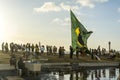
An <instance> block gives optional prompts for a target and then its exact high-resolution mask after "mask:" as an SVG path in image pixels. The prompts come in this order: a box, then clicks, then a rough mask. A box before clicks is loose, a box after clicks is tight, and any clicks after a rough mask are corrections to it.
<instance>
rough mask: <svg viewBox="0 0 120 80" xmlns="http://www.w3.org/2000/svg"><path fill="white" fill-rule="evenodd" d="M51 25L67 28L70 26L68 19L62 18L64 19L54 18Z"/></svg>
mask: <svg viewBox="0 0 120 80" xmlns="http://www.w3.org/2000/svg"><path fill="white" fill-rule="evenodd" d="M51 23H53V24H54V23H56V24H59V25H62V26H67V25H70V18H64V19H60V18H55V19H54V20H53V21H52V22H51Z"/></svg>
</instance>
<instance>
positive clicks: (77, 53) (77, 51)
mask: <svg viewBox="0 0 120 80" xmlns="http://www.w3.org/2000/svg"><path fill="white" fill-rule="evenodd" d="M79 52H80V51H79V47H76V58H77V59H78V58H79Z"/></svg>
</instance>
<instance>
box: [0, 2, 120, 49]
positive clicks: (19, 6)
mask: <svg viewBox="0 0 120 80" xmlns="http://www.w3.org/2000/svg"><path fill="white" fill-rule="evenodd" d="M119 4H120V0H0V44H1V43H2V42H8V43H10V42H15V43H19V44H21V43H39V42H41V44H42V45H56V46H57V47H59V46H64V47H65V49H66V50H69V46H70V45H71V20H70V9H71V10H72V11H73V12H74V14H75V15H76V17H77V18H78V20H79V21H80V22H81V23H82V24H83V25H84V27H85V28H86V29H87V30H88V31H93V33H92V35H91V36H90V37H89V39H88V48H97V47H98V46H99V45H100V46H101V48H106V49H108V42H109V41H110V42H111V48H112V49H115V50H120V43H119V40H120V5H119Z"/></svg>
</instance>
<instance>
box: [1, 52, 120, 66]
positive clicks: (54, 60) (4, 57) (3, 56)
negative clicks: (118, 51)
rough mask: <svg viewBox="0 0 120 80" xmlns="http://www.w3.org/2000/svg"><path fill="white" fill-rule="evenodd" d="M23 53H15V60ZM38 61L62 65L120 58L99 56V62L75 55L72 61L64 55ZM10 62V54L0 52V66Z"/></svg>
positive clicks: (117, 58) (115, 60)
mask: <svg viewBox="0 0 120 80" xmlns="http://www.w3.org/2000/svg"><path fill="white" fill-rule="evenodd" d="M22 54H23V53H21V52H19V53H16V54H15V55H16V57H17V59H18V58H19V57H20V56H21V55H22ZM40 59H48V61H41V62H48V63H62V62H70V63H73V62H119V61H120V57H116V58H115V59H114V60H113V59H107V57H105V56H101V61H98V60H96V59H94V60H92V59H91V56H86V55H84V56H79V59H77V58H76V55H73V59H70V58H69V54H65V56H64V57H62V58H59V56H58V55H41V56H39V58H38V60H40ZM9 60H10V53H3V52H1V51H0V64H8V63H9Z"/></svg>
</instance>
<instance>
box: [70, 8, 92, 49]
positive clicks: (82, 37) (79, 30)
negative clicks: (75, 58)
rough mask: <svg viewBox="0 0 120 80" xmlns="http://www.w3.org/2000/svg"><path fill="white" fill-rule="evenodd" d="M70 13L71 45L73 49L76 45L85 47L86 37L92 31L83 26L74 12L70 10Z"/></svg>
mask: <svg viewBox="0 0 120 80" xmlns="http://www.w3.org/2000/svg"><path fill="white" fill-rule="evenodd" d="M70 15H71V38H72V39H71V40H72V47H73V49H74V50H75V49H76V47H79V48H87V39H88V37H89V36H90V35H91V33H92V31H89V32H88V31H87V29H85V27H84V26H83V25H82V24H81V23H80V22H79V21H78V19H77V18H76V17H75V15H74V13H73V12H72V11H71V10H70Z"/></svg>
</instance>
